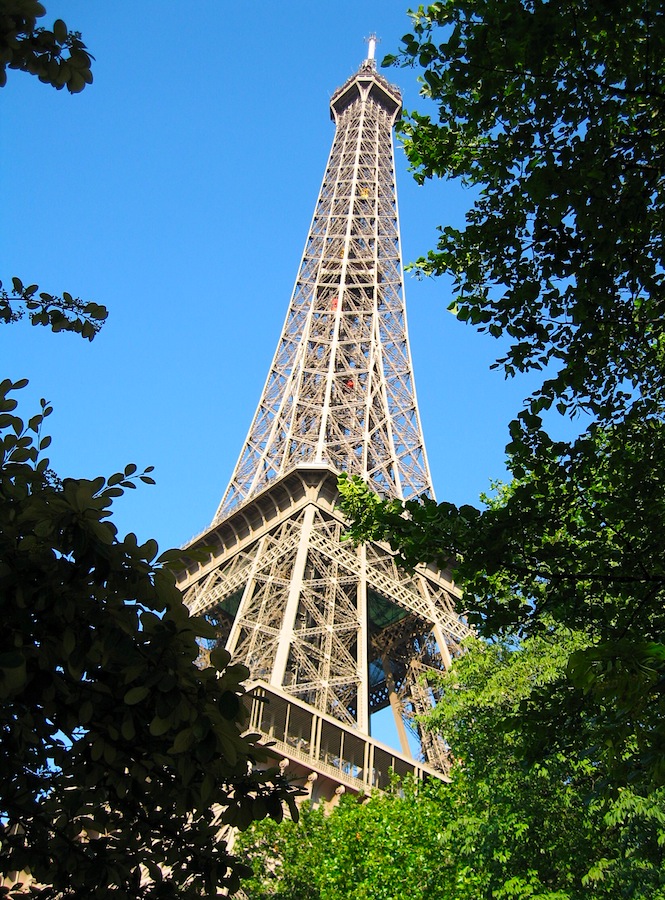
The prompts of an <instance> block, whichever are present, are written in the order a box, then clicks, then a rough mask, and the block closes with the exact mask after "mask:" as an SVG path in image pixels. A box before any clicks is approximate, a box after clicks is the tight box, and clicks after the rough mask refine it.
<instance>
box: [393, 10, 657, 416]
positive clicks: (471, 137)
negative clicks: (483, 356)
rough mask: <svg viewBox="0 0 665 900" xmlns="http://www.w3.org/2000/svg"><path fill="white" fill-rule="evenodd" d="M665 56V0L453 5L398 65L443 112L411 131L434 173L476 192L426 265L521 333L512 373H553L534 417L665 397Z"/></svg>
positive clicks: (471, 310)
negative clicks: (412, 73)
mask: <svg viewBox="0 0 665 900" xmlns="http://www.w3.org/2000/svg"><path fill="white" fill-rule="evenodd" d="M664 60H665V20H664V19H663V16H662V9H661V6H660V3H658V2H657V0H647V2H642V0H640V2H632V0H628V2H624V3H615V2H606V0H582V2H578V0H574V2H573V0H553V2H548V3H530V2H525V0H462V2H458V0H442V2H437V3H433V4H430V5H428V6H426V7H420V8H419V10H418V11H417V12H416V13H414V14H413V33H411V34H408V35H405V36H404V38H403V47H402V52H401V54H400V55H399V56H398V57H396V58H395V57H392V58H389V60H388V61H389V62H393V63H395V62H398V63H401V64H402V65H407V66H413V65H416V66H418V67H420V69H421V72H422V74H421V76H420V80H421V82H422V89H421V92H422V94H423V96H424V97H426V98H427V99H428V100H429V101H431V102H433V103H434V104H435V105H436V114H435V115H424V114H422V113H418V112H414V113H412V114H411V115H409V116H407V117H406V118H405V119H404V121H403V123H402V125H401V134H402V139H403V143H404V147H405V150H406V153H407V156H408V157H409V160H410V162H411V165H412V166H413V168H414V171H415V175H416V178H417V179H418V180H419V181H421V182H423V181H424V180H426V179H428V178H431V177H439V176H440V177H449V178H457V179H461V180H462V181H463V183H465V184H467V185H471V186H473V187H474V188H475V189H476V192H475V194H474V196H475V201H474V203H473V206H472V208H471V210H470V212H469V213H468V214H467V221H466V227H465V228H462V229H458V228H453V227H451V226H448V225H444V226H442V228H441V229H440V236H439V241H438V245H437V247H436V248H434V249H432V250H431V251H430V252H429V253H428V254H427V255H426V256H425V257H423V258H422V259H420V260H418V261H417V263H416V267H417V269H419V270H420V271H421V272H422V273H426V274H439V273H443V272H446V273H449V274H450V275H451V276H452V278H453V281H454V291H455V294H456V297H455V300H454V301H453V303H452V304H451V309H452V310H453V311H454V312H455V313H456V315H457V317H458V318H459V319H460V320H462V321H467V322H470V323H471V324H473V325H474V326H476V327H477V328H478V329H479V330H481V331H488V332H489V333H490V334H492V335H493V336H495V337H504V338H505V339H506V340H507V342H508V349H507V351H506V354H505V355H504V356H503V357H501V358H500V359H499V360H498V361H497V365H498V366H501V367H502V368H503V370H504V371H505V373H506V375H509V376H510V375H514V374H515V373H516V372H524V371H528V370H545V369H547V376H548V377H547V378H546V379H545V380H544V381H543V383H542V385H541V386H540V388H539V389H538V390H536V392H535V393H534V395H533V396H532V398H531V403H530V412H531V413H533V414H537V413H538V412H539V411H540V410H541V409H543V408H549V407H550V406H551V405H552V404H556V405H557V406H558V407H559V408H560V409H561V410H569V411H579V410H586V411H589V412H591V413H592V414H593V415H595V416H599V417H603V418H610V417H612V416H614V415H617V414H622V412H623V411H625V410H626V409H630V408H631V407H632V406H634V405H637V406H638V407H639V408H640V409H641V410H642V411H643V412H647V413H648V412H652V411H653V410H654V409H655V408H660V406H661V405H662V403H663V400H664V399H665V394H664V388H665V381H664V377H663V356H662V354H663V341H664V339H665V331H664V326H665V319H664V318H663V314H662V309H663V299H664V297H663V292H664V289H665V282H664V280H663V279H664V272H665V269H664V262H665V260H664V252H665V251H664V249H663V248H664V247H665V234H664V232H663V226H664V223H665V218H664V216H663V212H664V209H665V206H664V193H663V183H664V181H663V179H664V176H665V131H664V130H663V126H662V122H663V113H664V112H665V95H664V94H663V91H662V83H663V80H664V76H665V62H664Z"/></svg>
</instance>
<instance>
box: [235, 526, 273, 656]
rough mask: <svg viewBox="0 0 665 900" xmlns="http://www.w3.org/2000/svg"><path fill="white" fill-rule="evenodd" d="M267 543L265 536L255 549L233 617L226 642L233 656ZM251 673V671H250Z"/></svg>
mask: <svg viewBox="0 0 665 900" xmlns="http://www.w3.org/2000/svg"><path fill="white" fill-rule="evenodd" d="M265 545H266V538H265V537H263V538H261V540H260V541H259V542H258V544H257V546H256V549H255V550H254V559H253V560H252V564H251V566H250V569H249V575H248V577H247V583H246V584H245V589H244V591H243V592H242V598H241V600H240V606H239V607H238V610H237V612H236V614H235V617H234V619H233V626H232V627H231V633H230V634H229V637H228V640H227V642H226V649H227V650H228V651H229V653H230V654H231V656H233V654H234V653H235V651H236V646H237V644H238V638H239V637H240V629H241V628H242V620H243V619H244V617H245V611H246V609H247V605H248V603H249V601H250V599H251V596H252V594H253V592H254V578H255V576H256V570H257V569H258V567H259V563H260V561H261V558H262V556H263V551H264V549H265ZM250 674H251V672H250Z"/></svg>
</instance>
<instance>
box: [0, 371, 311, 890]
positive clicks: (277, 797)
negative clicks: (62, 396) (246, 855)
mask: <svg viewBox="0 0 665 900" xmlns="http://www.w3.org/2000/svg"><path fill="white" fill-rule="evenodd" d="M21 386H22V383H17V384H13V385H12V384H11V383H10V382H9V381H4V382H2V384H1V385H0V429H1V430H0V607H1V612H2V621H3V628H2V632H1V635H0V699H1V701H2V705H1V707H0V735H1V743H0V756H1V762H0V846H1V855H0V872H1V873H2V874H4V875H8V873H11V872H22V871H23V872H29V873H30V875H31V876H32V877H33V878H34V880H35V881H36V882H37V883H38V884H41V885H44V887H43V888H42V889H41V891H39V892H38V893H39V896H41V897H44V898H49V897H53V898H56V897H59V898H60V897H72V898H74V897H81V898H83V897H85V898H88V897H106V896H107V895H108V894H109V893H113V895H114V896H118V897H128V898H129V897H131V898H139V897H145V898H148V897H160V898H161V897H176V896H178V897H201V896H209V895H211V894H212V895H214V894H215V893H216V891H217V889H218V888H221V887H229V888H234V887H237V884H238V876H239V874H242V872H243V871H244V870H243V867H242V866H241V865H240V864H239V862H238V860H237V859H236V858H234V857H233V856H232V855H231V854H230V853H229V852H228V850H227V847H226V843H225V841H224V840H221V839H220V828H221V826H222V824H224V823H233V824H236V825H237V824H240V823H243V822H245V823H247V822H248V821H251V820H252V819H254V818H260V817H262V816H265V815H272V816H274V817H275V818H281V816H282V801H286V802H287V803H288V804H289V805H290V806H291V810H292V814H293V815H294V817H297V811H296V809H295V803H294V799H293V795H294V791H293V789H291V788H289V786H288V784H287V782H286V781H285V779H284V778H283V776H282V775H281V774H280V773H279V770H278V769H275V768H272V769H271V768H266V769H265V770H263V771H259V770H257V768H256V767H254V764H255V763H257V764H260V765H263V766H266V765H268V766H269V765H270V762H271V754H270V752H269V751H268V750H266V749H264V748H262V747H260V746H259V744H258V736H257V735H252V734H244V733H243V732H244V731H245V729H246V725H247V712H246V709H245V707H244V705H243V702H242V696H243V692H244V691H243V687H242V681H243V680H244V679H245V678H246V677H247V675H248V672H247V669H246V668H245V667H244V666H241V665H231V663H230V658H229V654H228V653H226V651H223V650H219V651H215V652H213V653H212V654H211V658H210V663H209V665H208V666H207V667H205V668H200V667H199V666H197V664H196V660H197V658H198V654H199V648H198V644H197V640H198V639H201V638H206V637H212V636H213V635H212V633H209V632H210V629H209V626H207V624H206V623H205V622H204V621H203V620H201V619H195V618H191V617H190V616H189V613H188V611H187V609H186V607H185V606H184V604H183V602H182V599H181V596H180V593H179V591H178V590H177V588H176V586H175V582H174V577H173V575H172V574H171V572H170V571H169V569H168V567H167V564H168V562H169V561H170V560H173V559H174V558H175V556H176V555H177V553H176V551H170V552H169V553H166V554H162V556H161V557H158V556H157V544H156V543H155V541H152V540H150V541H147V542H146V543H144V544H139V543H138V542H137V540H136V537H135V536H134V535H132V534H129V535H127V536H126V537H125V538H124V539H123V540H119V539H118V537H117V535H116V529H115V527H114V526H113V525H112V523H111V522H110V521H109V516H110V508H111V504H112V502H113V500H114V499H115V498H116V497H118V496H120V495H121V494H122V493H123V491H124V490H125V489H127V488H132V487H134V486H135V481H137V480H138V481H147V482H151V481H152V479H151V477H150V475H149V474H146V473H138V472H137V469H136V466H134V465H129V466H127V467H126V468H125V470H124V471H123V472H121V473H118V474H117V475H113V476H111V477H110V478H108V479H104V478H97V479H94V480H81V479H65V480H64V481H60V480H59V479H58V478H57V476H55V475H54V474H53V473H52V472H51V471H50V470H49V468H48V460H46V459H45V458H42V457H41V455H40V454H41V451H42V450H44V449H45V448H46V447H47V445H48V443H49V439H48V438H47V437H44V436H42V433H41V432H42V425H43V421H44V419H45V417H46V416H47V415H48V414H49V413H50V411H51V409H50V407H49V406H48V404H46V403H44V402H42V409H41V412H40V413H39V414H37V415H35V416H33V417H32V418H31V419H30V420H29V422H28V423H27V425H26V424H24V422H23V421H22V420H21V419H20V418H19V417H18V416H17V415H16V414H15V407H16V401H15V400H14V399H13V398H12V397H11V396H10V392H11V391H12V390H14V389H16V388H19V387H21ZM147 471H149V470H147ZM28 893H30V890H29V889H28V887H27V886H25V887H24V888H20V887H16V888H14V889H13V890H12V891H10V895H11V897H17V898H18V897H22V896H27V894H28ZM30 895H31V896H32V895H33V894H32V893H31V894H30Z"/></svg>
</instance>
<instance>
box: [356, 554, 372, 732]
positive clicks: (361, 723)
mask: <svg viewBox="0 0 665 900" xmlns="http://www.w3.org/2000/svg"><path fill="white" fill-rule="evenodd" d="M358 553H359V555H360V578H359V579H358V588H357V597H358V600H357V603H358V606H357V610H358V637H357V641H356V646H357V649H356V659H357V666H358V696H357V713H356V716H357V722H358V728H359V730H360V731H362V732H364V733H365V734H369V654H368V647H369V610H368V603H367V548H366V547H365V545H364V544H363V545H362V546H361V547H360V548H359V549H358Z"/></svg>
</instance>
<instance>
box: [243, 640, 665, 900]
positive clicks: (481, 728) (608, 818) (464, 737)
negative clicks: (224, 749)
mask: <svg viewBox="0 0 665 900" xmlns="http://www.w3.org/2000/svg"><path fill="white" fill-rule="evenodd" d="M584 644H585V638H584V636H583V635H580V634H576V633H573V632H568V631H566V630H565V629H561V628H558V629H557V628H552V629H551V630H550V632H549V633H548V634H541V635H538V636H533V637H529V638H526V639H525V640H524V642H523V643H522V645H521V646H520V648H519V649H518V648H516V647H515V646H512V647H511V646H509V645H508V644H505V643H495V644H492V645H488V644H486V643H484V642H482V641H480V640H479V639H473V640H471V641H469V643H468V644H467V648H466V653H465V654H464V655H463V656H462V657H461V658H460V659H458V660H457V661H456V662H455V664H454V665H453V668H452V670H451V671H450V673H448V674H446V675H444V677H443V679H442V684H441V691H442V696H441V700H440V702H439V704H438V706H437V709H436V711H435V712H434V714H433V715H432V717H431V718H430V720H429V723H428V724H429V727H432V728H441V729H443V731H444V733H445V734H446V735H447V736H448V740H449V742H450V745H451V748H452V751H453V754H454V764H453V767H452V770H451V783H450V784H444V783H442V782H438V781H436V782H429V783H427V784H416V783H413V782H411V781H407V782H405V783H404V784H401V785H400V784H397V783H396V784H395V785H394V789H393V790H392V792H389V793H387V794H383V795H380V794H375V795H373V796H372V797H371V798H353V797H344V798H343V799H342V802H341V803H340V805H339V806H338V807H336V808H335V809H334V810H332V812H331V813H330V814H329V815H327V816H326V815H324V814H323V812H322V811H321V810H320V809H317V810H311V809H306V810H305V811H304V813H303V815H302V817H301V821H300V822H299V823H298V824H297V825H294V824H292V823H288V824H286V823H285V824H284V825H282V826H279V827H277V826H275V825H274V823H270V822H265V823H261V824H259V825H255V826H253V827H252V828H251V829H249V830H248V831H247V832H246V833H245V834H244V835H243V836H242V838H241V840H240V846H241V848H243V849H244V851H245V853H246V855H247V859H248V861H249V863H250V864H251V865H252V868H253V875H252V876H251V877H250V878H249V879H248V880H247V881H246V882H245V883H244V884H243V889H244V890H245V893H246V896H247V897H248V898H251V900H268V898H272V900H278V898H279V900H296V898H297V900H301V898H302V900H342V898H345V900H346V898H351V900H407V898H408V900H411V898H413V900H481V898H487V900H489V898H497V900H509V898H527V897H532V898H538V900H610V898H611V900H614V898H616V897H617V896H623V897H630V898H632V900H657V898H661V900H662V898H663V897H664V896H665V875H664V874H663V871H664V869H663V866H664V863H665V859H664V853H665V808H664V804H663V800H664V799H665V798H664V797H663V790H662V789H661V790H660V791H659V792H654V793H652V794H651V795H650V796H649V797H648V798H645V797H642V796H640V794H639V792H636V791H634V790H632V789H630V788H625V789H623V790H622V791H621V792H619V793H618V795H617V796H616V797H615V798H612V799H607V798H604V797H603V796H602V794H601V792H599V790H598V782H599V781H600V780H602V778H603V767H602V764H599V763H598V762H597V761H596V760H594V759H593V758H590V757H589V756H588V755H587V754H586V752H585V750H584V747H585V737H586V732H587V730H588V729H589V728H593V721H592V718H591V717H588V718H583V719H580V718H579V716H578V715H577V712H576V710H575V708H574V706H575V702H576V698H575V694H574V692H573V691H572V690H571V687H570V684H569V682H568V680H567V679H566V676H565V671H564V670H565V664H566V655H567V654H568V653H572V652H575V651H576V650H577V649H579V648H581V647H583V646H584ZM525 707H531V708H538V709H539V710H542V709H543V708H544V709H545V710H546V715H545V716H543V715H541V716H540V720H541V730H540V732H539V733H534V732H531V733H527V732H525V731H524V728H523V722H524V708H525ZM538 742H540V749H539V751H538V753H537V758H536V759H534V758H533V757H534V749H535V748H536V745H537V744H538ZM529 760H531V761H529Z"/></svg>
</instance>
